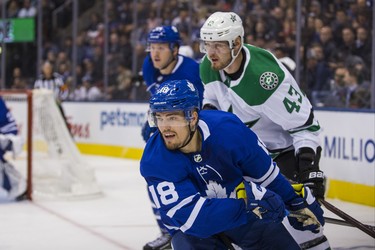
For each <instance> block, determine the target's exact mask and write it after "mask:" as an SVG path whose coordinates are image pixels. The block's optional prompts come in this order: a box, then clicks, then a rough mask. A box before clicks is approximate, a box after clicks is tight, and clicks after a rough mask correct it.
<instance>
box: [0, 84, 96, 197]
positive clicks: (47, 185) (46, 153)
mask: <svg viewBox="0 0 375 250" xmlns="http://www.w3.org/2000/svg"><path fill="white" fill-rule="evenodd" d="M0 96H2V98H3V99H4V101H5V103H6V105H7V107H8V108H9V109H10V111H11V113H12V114H13V116H14V118H15V119H16V122H17V124H18V128H19V133H20V134H21V136H22V138H23V139H24V141H25V145H24V152H23V153H22V154H21V155H20V156H18V157H16V158H15V159H13V158H12V157H8V156H10V155H9V154H8V155H7V160H8V161H10V162H11V163H12V164H13V165H14V166H15V167H16V168H17V169H18V170H19V171H20V172H21V173H22V174H23V175H24V176H25V178H26V179H27V193H28V198H29V199H31V198H32V199H39V198H41V199H59V198H65V199H80V198H90V197H96V196H98V195H100V194H101V191H100V188H99V186H98V184H97V182H96V178H95V173H94V170H93V169H92V168H91V167H90V166H89V164H88V162H85V160H84V159H83V157H82V155H81V154H80V152H79V150H78V148H77V146H76V144H75V143H74V141H73V139H72V136H71V135H70V132H69V130H68V127H67V125H66V123H65V120H64V118H63V116H62V114H61V111H60V109H59V107H58V106H57V104H56V102H55V99H54V96H53V93H52V92H51V91H49V90H45V89H38V90H32V91H17V92H14V91H0Z"/></svg>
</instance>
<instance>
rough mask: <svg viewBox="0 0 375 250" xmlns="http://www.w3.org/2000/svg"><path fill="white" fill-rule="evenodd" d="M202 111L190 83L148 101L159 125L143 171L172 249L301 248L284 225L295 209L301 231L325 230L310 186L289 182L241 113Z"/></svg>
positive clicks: (171, 86) (171, 85) (166, 87)
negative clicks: (166, 229)
mask: <svg viewBox="0 0 375 250" xmlns="http://www.w3.org/2000/svg"><path fill="white" fill-rule="evenodd" d="M200 108H201V102H200V98H199V94H198V91H197V89H196V88H195V86H194V85H193V84H192V83H191V82H189V81H188V80H175V81H167V82H164V83H163V84H161V85H160V87H159V89H158V91H157V92H156V93H155V94H154V95H153V96H152V98H151V99H150V119H149V120H150V121H152V122H153V124H154V125H155V126H157V128H158V130H157V131H156V132H155V133H154V134H153V135H152V136H151V138H150V139H149V140H148V142H147V144H146V147H145V150H144V153H143V156H142V159H141V163H140V164H141V174H142V176H143V177H144V178H145V180H146V182H147V185H148V190H149V193H150V195H151V197H152V200H153V202H154V205H155V207H157V208H158V209H159V211H160V216H161V219H162V222H163V223H164V225H165V226H166V227H167V228H168V231H169V233H170V234H171V236H172V246H173V249H228V248H233V245H232V244H235V245H237V246H239V247H241V249H288V250H291V249H300V247H299V245H298V244H297V243H296V242H295V240H294V239H293V237H292V236H291V235H290V234H289V232H288V231H287V230H286V229H285V227H284V226H283V224H282V223H281V222H282V220H284V219H285V217H286V216H287V215H288V214H289V213H291V214H293V215H300V216H297V217H298V219H297V218H295V217H293V218H292V219H291V220H290V221H291V224H292V225H293V226H294V227H296V228H298V229H299V230H311V231H315V232H316V231H318V230H320V228H321V227H320V225H323V224H324V218H323V210H322V209H321V208H320V205H319V204H318V202H317V201H316V200H315V198H314V197H313V196H312V193H311V191H310V189H309V188H308V187H305V186H303V185H302V184H298V185H295V186H294V187H292V185H291V184H290V183H289V182H288V181H287V180H286V179H285V177H284V176H282V175H281V173H280V171H279V168H278V167H277V165H276V164H275V163H274V162H273V160H272V158H271V157H270V156H269V154H268V152H267V150H266V149H265V147H264V145H263V143H262V142H261V141H260V140H259V139H258V137H257V136H256V135H255V133H253V132H252V131H251V130H249V129H248V128H247V127H246V126H245V125H244V124H243V123H242V122H241V121H240V120H239V118H238V117H236V116H235V115H233V114H231V113H228V112H223V111H206V110H202V111H201V110H200ZM295 191H296V192H299V194H300V195H298V194H297V193H296V192H295ZM301 215H304V216H305V217H302V216H301Z"/></svg>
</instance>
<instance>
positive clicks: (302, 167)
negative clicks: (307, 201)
mask: <svg viewBox="0 0 375 250" xmlns="http://www.w3.org/2000/svg"><path fill="white" fill-rule="evenodd" d="M321 150H322V148H321V147H318V148H317V153H316V155H315V152H314V150H313V149H311V148H307V147H304V148H300V149H299V150H298V153H297V160H298V167H299V182H300V183H303V184H305V185H306V186H308V187H309V188H310V189H311V191H312V193H313V195H314V196H315V197H316V198H318V199H319V198H322V199H324V192H325V187H324V173H323V172H322V171H321V170H319V160H320V152H321Z"/></svg>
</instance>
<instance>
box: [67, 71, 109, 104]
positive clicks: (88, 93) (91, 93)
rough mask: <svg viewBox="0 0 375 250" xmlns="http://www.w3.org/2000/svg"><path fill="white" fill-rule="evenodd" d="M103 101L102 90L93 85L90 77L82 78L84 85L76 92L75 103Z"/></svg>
mask: <svg viewBox="0 0 375 250" xmlns="http://www.w3.org/2000/svg"><path fill="white" fill-rule="evenodd" d="M101 99H102V93H101V91H100V89H99V88H98V87H97V86H96V85H95V84H94V83H93V80H92V79H91V78H90V77H89V76H85V77H83V78H82V84H81V86H80V87H79V88H78V91H75V92H74V97H73V100H74V101H98V100H101Z"/></svg>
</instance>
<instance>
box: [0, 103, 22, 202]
mask: <svg viewBox="0 0 375 250" xmlns="http://www.w3.org/2000/svg"><path fill="white" fill-rule="evenodd" d="M17 133H18V128H17V124H16V122H15V120H14V118H13V116H12V114H11V113H10V112H9V110H8V108H7V107H6V105H5V103H4V100H3V99H2V98H1V97H0V202H7V201H14V200H22V199H24V198H26V197H25V192H26V181H25V179H24V178H23V177H22V176H21V174H20V173H19V172H18V171H17V170H16V169H15V168H14V167H13V166H12V164H11V163H9V162H8V161H7V160H6V159H5V158H4V155H5V153H6V152H8V151H10V152H12V153H13V156H16V155H18V154H19V153H20V152H21V151H22V146H23V142H22V139H21V137H20V136H19V135H17Z"/></svg>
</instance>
